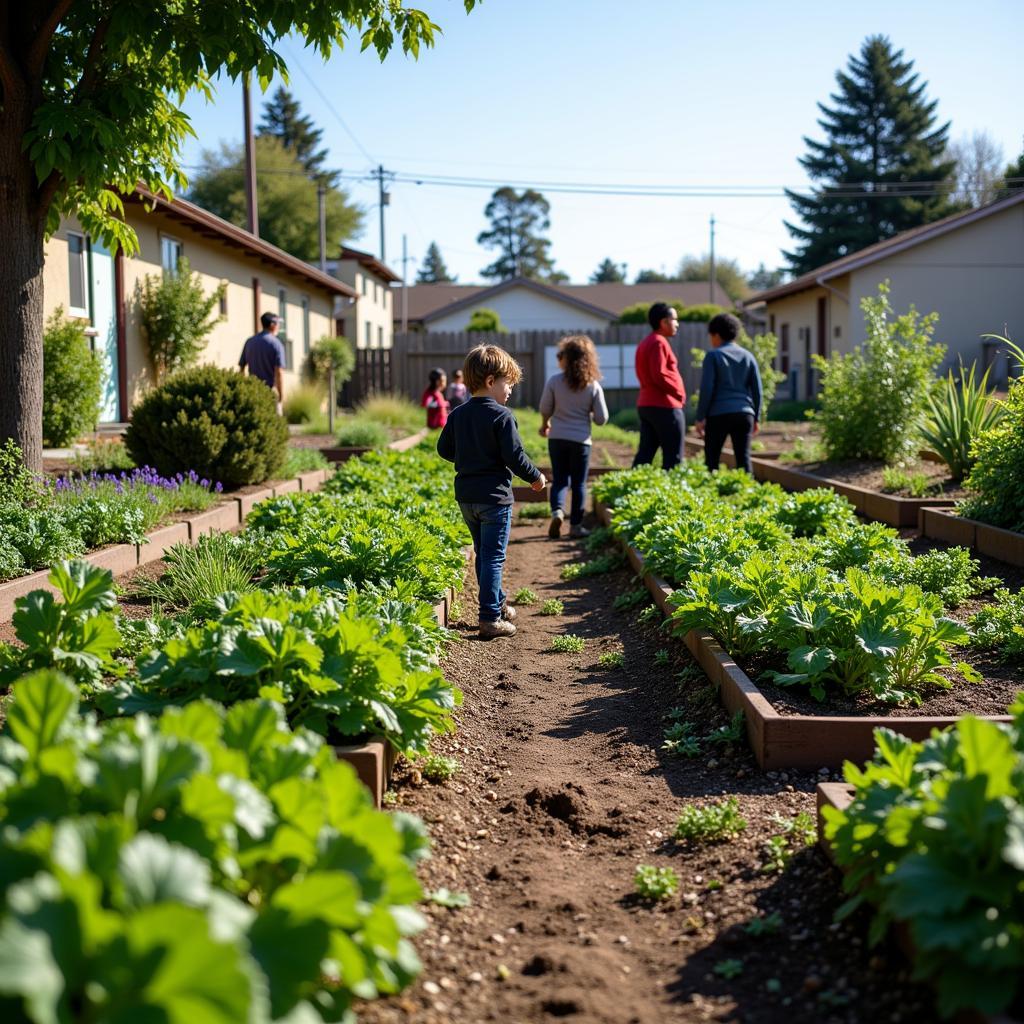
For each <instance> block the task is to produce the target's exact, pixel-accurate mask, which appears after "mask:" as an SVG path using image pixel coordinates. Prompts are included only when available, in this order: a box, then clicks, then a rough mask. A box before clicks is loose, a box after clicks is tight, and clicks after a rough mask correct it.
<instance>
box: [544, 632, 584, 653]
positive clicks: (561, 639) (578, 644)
mask: <svg viewBox="0 0 1024 1024" xmlns="http://www.w3.org/2000/svg"><path fill="white" fill-rule="evenodd" d="M585 646H586V641H585V640H584V639H583V637H581V636H575V635H574V634H572V633H563V634H562V635H561V636H556V637H552V639H551V650H552V651H554V652H555V653H556V654H582V653H583V648H584V647H585Z"/></svg>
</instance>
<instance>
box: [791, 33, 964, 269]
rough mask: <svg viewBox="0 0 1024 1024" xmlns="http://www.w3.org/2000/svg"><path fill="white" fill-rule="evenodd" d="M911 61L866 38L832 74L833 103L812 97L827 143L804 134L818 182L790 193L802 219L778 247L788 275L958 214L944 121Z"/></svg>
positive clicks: (880, 40) (808, 166) (805, 163)
mask: <svg viewBox="0 0 1024 1024" xmlns="http://www.w3.org/2000/svg"><path fill="white" fill-rule="evenodd" d="M913 66H914V65H913V61H909V60H904V59H903V51H902V50H895V51H894V50H893V47H892V43H891V42H890V41H889V40H888V39H887V38H886V37H885V36H869V37H868V38H867V39H866V40H865V41H864V44H863V46H861V50H860V54H859V56H851V57H850V60H849V62H848V66H847V71H837V72H836V81H837V83H838V86H839V88H838V91H837V92H835V93H833V94H832V95H831V96H830V99H831V101H832V104H833V106H831V107H828V106H826V105H825V104H824V103H819V104H818V108H819V109H820V110H821V112H822V115H823V117H822V118H821V119H820V120H819V121H818V124H819V125H820V126H821V127H822V128H823V129H824V131H825V135H826V140H825V141H824V142H817V141H815V140H814V139H810V138H806V137H805V138H804V142H805V143H806V144H807V148H808V153H807V155H806V156H803V157H801V158H800V164H801V166H802V167H803V168H804V170H805V171H806V172H807V174H808V176H809V177H810V178H811V179H812V180H813V181H815V182H817V183H818V185H817V187H816V188H815V190H814V192H813V193H812V194H810V195H803V194H799V193H796V192H792V191H789V190H787V195H788V197H789V199H790V201H791V202H792V204H793V207H794V209H795V210H796V212H797V214H799V216H800V218H801V219H802V220H803V222H804V224H805V225H806V227H800V226H798V225H794V224H790V223H788V222H787V223H786V227H787V229H788V230H789V233H790V234H791V235H792V236H793V237H794V238H795V239H796V241H797V243H798V244H797V247H796V249H795V251H793V252H791V253H785V256H786V259H787V260H789V262H790V264H791V266H792V269H793V272H794V273H795V274H803V273H806V272H807V271H809V270H813V269H814V268H815V267H819V266H821V265H822V264H823V263H829V262H830V261H832V260H835V259H838V258H839V257H841V256H845V255H847V254H849V253H853V252H857V251H858V250H859V249H863V248H865V247H866V246H868V245H872V244H873V243H875V242H878V241H881V240H882V239H885V238H891V237H892V236H893V235H896V234H898V233H899V232H901V231H906V230H907V229H908V228H913V227H918V226H919V225H921V224H928V223H930V222H931V221H934V220H938V219H939V218H940V217H945V216H946V215H947V214H949V213H953V212H955V209H956V207H954V206H953V205H952V204H951V203H950V200H949V192H950V187H951V178H952V176H953V172H954V162H953V161H952V160H948V159H946V158H945V157H944V154H945V152H946V148H947V141H948V135H949V123H948V122H947V123H946V124H943V125H939V126H936V118H935V108H936V106H937V101H935V100H928V99H926V97H925V89H926V88H927V83H926V82H919V81H918V78H919V76H918V75H917V74H916V73H915V72H913Z"/></svg>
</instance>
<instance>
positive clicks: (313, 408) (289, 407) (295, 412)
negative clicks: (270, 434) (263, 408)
mask: <svg viewBox="0 0 1024 1024" xmlns="http://www.w3.org/2000/svg"><path fill="white" fill-rule="evenodd" d="M323 404H324V392H323V388H321V387H320V386H319V385H317V384H300V385H299V386H298V387H297V388H291V389H290V390H289V391H288V393H287V394H286V395H285V399H284V409H283V412H284V418H285V419H286V420H287V421H288V422H289V423H312V422H313V421H314V420H316V419H317V418H318V417H319V415H320V406H322V405H323Z"/></svg>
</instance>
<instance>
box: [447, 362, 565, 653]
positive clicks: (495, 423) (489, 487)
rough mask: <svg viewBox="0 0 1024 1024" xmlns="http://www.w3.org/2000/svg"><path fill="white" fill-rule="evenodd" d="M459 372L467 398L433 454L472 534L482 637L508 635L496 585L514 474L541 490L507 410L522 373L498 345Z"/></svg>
mask: <svg viewBox="0 0 1024 1024" xmlns="http://www.w3.org/2000/svg"><path fill="white" fill-rule="evenodd" d="M464 372H465V375H466V386H467V387H468V388H469V390H470V392H471V393H472V395H473V397H472V398H471V399H470V400H469V401H468V402H466V403H465V404H464V405H460V406H459V407H458V408H456V409H453V410H452V412H451V415H450V416H449V417H448V422H447V423H446V424H445V425H444V429H443V430H442V431H441V436H440V437H439V438H438V439H437V453H438V455H440V456H441V458H442V459H446V460H447V461H448V462H454V463H455V498H456V500H457V501H458V503H459V508H460V509H461V510H462V518H463V519H465V521H466V525H467V526H468V527H469V532H470V534H471V536H472V537H473V550H474V552H475V554H476V558H475V560H474V564H475V567H476V579H477V583H478V584H479V587H480V635H481V636H483V637H499V636H512V635H513V634H514V633H515V631H516V627H515V626H514V625H513V624H512V619H514V618H515V609H514V608H511V607H509V605H508V603H507V602H506V600H505V593H504V591H503V590H502V589H501V576H502V570H503V569H504V565H505V552H506V551H507V550H508V538H509V532H510V530H511V528H512V474H513V473H515V474H516V476H519V477H521V478H522V479H523V480H526V481H528V482H529V483H530V485H531V486H532V487H533V489H534V490H535V491H543V490H544V487H545V485H546V484H547V481H546V480H545V479H544V474H543V473H542V472H541V471H540V470H539V469H537V467H536V466H535V465H534V464H533V463H532V462H531V461H530V460H529V459H528V458H527V456H526V452H525V451H524V450H523V442H522V440H521V439H520V437H519V429H518V428H517V426H516V419H515V416H513V415H512V412H511V410H509V409H507V408H506V405H507V404H508V400H509V398H510V397H511V395H512V388H513V386H514V385H515V384H517V383H518V381H519V379H520V378H521V376H522V370H520V368H519V364H518V363H517V362H516V361H515V360H514V359H513V358H512V357H511V356H510V355H509V354H508V353H507V352H505V351H504V350H503V349H500V348H498V346H497V345H478V346H477V347H476V348H474V349H473V350H472V351H471V352H470V353H469V354H468V355H467V356H466V363H465V367H464Z"/></svg>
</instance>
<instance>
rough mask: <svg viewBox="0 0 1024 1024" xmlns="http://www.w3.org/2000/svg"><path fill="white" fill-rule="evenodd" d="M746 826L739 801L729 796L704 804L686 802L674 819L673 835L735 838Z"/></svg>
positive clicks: (708, 838)
mask: <svg viewBox="0 0 1024 1024" xmlns="http://www.w3.org/2000/svg"><path fill="white" fill-rule="evenodd" d="M746 827H747V819H746V818H744V817H743V815H742V814H740V805H739V801H738V800H737V799H736V797H734V796H731V797H728V798H727V799H725V800H715V801H713V802H712V803H709V804H705V805H704V806H698V805H697V804H687V805H686V806H685V807H683V810H682V813H681V814H680V815H679V819H678V820H677V821H676V828H675V833H674V835H675V837H676V839H689V840H698V841H701V842H716V841H718V840H722V839H735V838H736V836H738V835H739V834H740V833H741V832H742V831H743V830H744V829H745V828H746Z"/></svg>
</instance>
